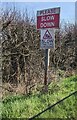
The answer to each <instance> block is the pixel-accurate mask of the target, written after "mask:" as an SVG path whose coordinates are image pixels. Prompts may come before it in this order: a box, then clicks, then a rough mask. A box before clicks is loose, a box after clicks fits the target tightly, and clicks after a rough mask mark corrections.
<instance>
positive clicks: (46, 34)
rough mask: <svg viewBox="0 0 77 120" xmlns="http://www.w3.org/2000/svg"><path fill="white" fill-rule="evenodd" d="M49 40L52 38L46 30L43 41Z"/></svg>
mask: <svg viewBox="0 0 77 120" xmlns="http://www.w3.org/2000/svg"><path fill="white" fill-rule="evenodd" d="M51 38H52V36H51V34H50V32H49V31H48V30H47V31H46V32H45V34H44V36H43V39H51Z"/></svg>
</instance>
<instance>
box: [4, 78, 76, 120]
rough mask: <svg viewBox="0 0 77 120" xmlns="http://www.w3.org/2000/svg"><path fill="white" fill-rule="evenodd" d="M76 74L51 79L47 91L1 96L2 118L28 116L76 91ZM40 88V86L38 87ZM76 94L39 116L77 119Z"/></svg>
mask: <svg viewBox="0 0 77 120" xmlns="http://www.w3.org/2000/svg"><path fill="white" fill-rule="evenodd" d="M76 84H77V76H72V77H68V78H64V79H61V80H59V81H53V82H52V83H51V84H50V85H49V86H48V92H47V93H42V92H40V91H39V92H36V93H32V94H30V95H17V96H11V95H9V96H7V97H5V98H3V105H2V117H3V118H30V117H32V116H34V115H36V114H38V113H39V112H41V111H42V110H44V109H46V108H47V107H48V106H50V105H52V104H54V103H56V102H57V101H59V100H60V99H62V98H63V97H65V96H67V95H69V94H70V93H72V92H74V91H76V89H77V86H76ZM39 89H40V88H39ZM76 109H77V94H75V95H72V96H71V97H69V98H67V99H66V100H64V101H63V102H61V103H60V104H58V105H56V106H55V107H53V108H52V109H50V110H48V111H46V112H45V113H43V114H41V115H40V116H39V118H62V120H63V119H64V118H67V119H70V120H72V119H75V120H77V114H76Z"/></svg>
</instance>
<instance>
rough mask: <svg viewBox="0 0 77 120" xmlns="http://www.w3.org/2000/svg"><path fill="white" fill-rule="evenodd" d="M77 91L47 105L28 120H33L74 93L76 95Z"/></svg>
mask: <svg viewBox="0 0 77 120" xmlns="http://www.w3.org/2000/svg"><path fill="white" fill-rule="evenodd" d="M76 93H77V91H75V92H73V93H71V94H69V95H68V96H66V97H64V98H63V99H61V100H59V101H58V102H56V103H54V104H53V105H51V106H49V107H47V108H46V109H44V110H43V111H41V112H39V113H38V114H36V115H34V116H33V117H31V118H29V119H28V120H33V119H35V118H36V117H38V116H40V115H41V114H43V113H44V112H46V111H47V110H49V109H51V108H53V107H55V106H56V105H58V104H59V103H61V102H62V101H64V100H66V99H67V98H69V97H70V96H72V95H75V94H76Z"/></svg>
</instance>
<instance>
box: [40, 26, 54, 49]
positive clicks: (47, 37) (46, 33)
mask: <svg viewBox="0 0 77 120" xmlns="http://www.w3.org/2000/svg"><path fill="white" fill-rule="evenodd" d="M54 32H55V31H54V29H50V28H48V29H41V43H40V47H41V48H42V49H50V48H54V47H55V33H54Z"/></svg>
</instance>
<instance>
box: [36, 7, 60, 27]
mask: <svg viewBox="0 0 77 120" xmlns="http://www.w3.org/2000/svg"><path fill="white" fill-rule="evenodd" d="M59 20H60V7H58V8H52V9H45V10H40V11H37V29H42V28H59Z"/></svg>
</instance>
